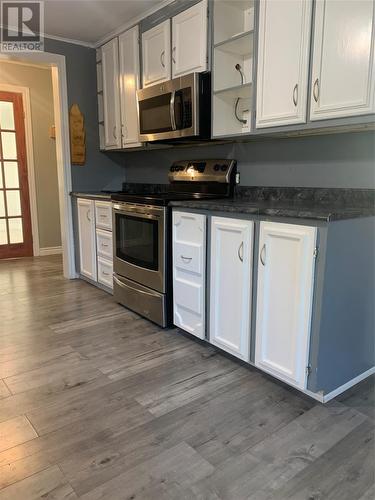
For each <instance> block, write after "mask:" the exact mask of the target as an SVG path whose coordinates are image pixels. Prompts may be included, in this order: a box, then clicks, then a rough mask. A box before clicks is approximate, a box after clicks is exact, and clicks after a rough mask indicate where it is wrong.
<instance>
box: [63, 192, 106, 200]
mask: <svg viewBox="0 0 375 500" xmlns="http://www.w3.org/2000/svg"><path fill="white" fill-rule="evenodd" d="M70 196H73V197H74V198H88V199H89V200H103V201H107V200H108V201H110V200H111V193H110V192H108V193H107V192H104V193H103V192H102V191H93V192H86V193H84V192H80V191H72V192H71V193H70Z"/></svg>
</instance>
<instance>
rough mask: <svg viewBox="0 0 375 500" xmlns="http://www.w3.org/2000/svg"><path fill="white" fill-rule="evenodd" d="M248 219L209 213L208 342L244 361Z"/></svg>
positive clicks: (250, 245) (250, 233) (248, 308)
mask: <svg viewBox="0 0 375 500" xmlns="http://www.w3.org/2000/svg"><path fill="white" fill-rule="evenodd" d="M253 226H254V223H253V222H251V221H245V220H238V219H229V218H221V217H212V222H211V272H210V276H211V290H210V338H209V340H210V342H211V343H212V344H215V345H217V346H218V347H220V348H221V349H224V350H225V351H227V352H229V353H230V354H233V355H234V356H237V357H239V358H241V359H243V360H245V361H249V357H250V324H251V322H250V316H251V290H252V286H251V280H252V261H253V255H252V254H253Z"/></svg>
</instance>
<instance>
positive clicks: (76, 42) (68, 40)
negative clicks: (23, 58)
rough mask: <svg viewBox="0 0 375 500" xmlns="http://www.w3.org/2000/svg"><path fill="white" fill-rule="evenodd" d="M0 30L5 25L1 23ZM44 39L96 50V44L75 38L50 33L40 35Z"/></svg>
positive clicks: (10, 28) (12, 29)
mask: <svg viewBox="0 0 375 500" xmlns="http://www.w3.org/2000/svg"><path fill="white" fill-rule="evenodd" d="M0 28H1V29H3V28H4V25H3V24H1V23H0ZM7 29H8V30H10V31H16V30H17V29H18V28H15V27H14V26H8V27H7ZM39 34H41V35H42V37H43V38H50V39H51V40H56V41H58V42H65V43H72V44H74V45H81V46H82V47H88V48H90V49H95V48H96V43H94V42H83V41H82V40H75V39H74V38H65V37H63V36H56V35H50V34H49V33H39Z"/></svg>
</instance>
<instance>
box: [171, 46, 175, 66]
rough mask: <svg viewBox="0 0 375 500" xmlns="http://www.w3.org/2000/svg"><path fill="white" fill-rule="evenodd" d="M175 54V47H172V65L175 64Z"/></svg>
mask: <svg viewBox="0 0 375 500" xmlns="http://www.w3.org/2000/svg"><path fill="white" fill-rule="evenodd" d="M175 54H176V47H173V49H172V61H173V64H176V58H175Z"/></svg>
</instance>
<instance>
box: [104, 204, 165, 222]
mask: <svg viewBox="0 0 375 500" xmlns="http://www.w3.org/2000/svg"><path fill="white" fill-rule="evenodd" d="M113 211H114V213H115V214H119V215H129V216H130V217H137V218H138V219H151V220H159V219H160V215H154V214H150V213H145V214H140V213H138V212H125V210H121V209H120V210H119V209H116V208H115V207H114V208H113Z"/></svg>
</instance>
